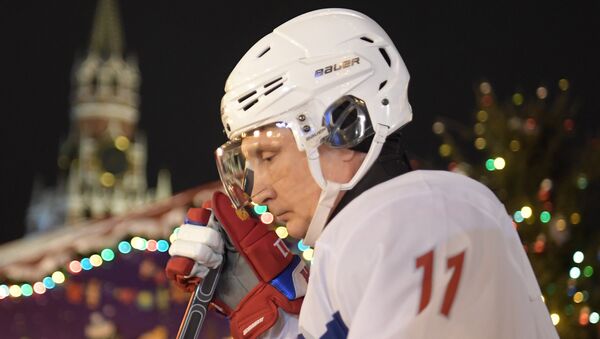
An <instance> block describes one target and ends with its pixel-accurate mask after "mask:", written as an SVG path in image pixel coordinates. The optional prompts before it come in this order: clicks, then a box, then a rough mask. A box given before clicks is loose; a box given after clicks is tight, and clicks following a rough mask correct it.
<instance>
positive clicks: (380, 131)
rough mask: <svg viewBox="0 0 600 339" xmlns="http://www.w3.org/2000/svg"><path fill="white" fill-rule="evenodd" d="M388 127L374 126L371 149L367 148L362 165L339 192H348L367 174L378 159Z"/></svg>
mask: <svg viewBox="0 0 600 339" xmlns="http://www.w3.org/2000/svg"><path fill="white" fill-rule="evenodd" d="M388 131H389V127H388V126H385V125H382V124H377V125H376V126H375V137H374V138H373V142H372V143H371V147H369V152H368V153H367V156H366V158H365V160H363V163H362V164H361V165H360V167H359V168H358V171H356V174H354V176H353V177H352V179H350V181H349V182H347V183H345V184H343V185H342V186H341V188H340V189H341V190H343V191H349V190H351V189H353V188H354V186H356V184H357V183H358V182H359V181H360V179H362V177H363V176H364V175H365V174H366V173H367V171H368V170H369V169H370V168H371V166H372V165H373V163H374V162H375V160H377V157H379V153H381V149H382V148H383V144H384V143H385V138H386V137H387V135H388Z"/></svg>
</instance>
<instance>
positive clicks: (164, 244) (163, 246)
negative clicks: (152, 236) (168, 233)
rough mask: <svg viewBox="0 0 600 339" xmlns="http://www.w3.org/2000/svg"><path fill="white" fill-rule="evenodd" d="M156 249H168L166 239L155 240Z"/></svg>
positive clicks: (160, 250) (163, 250)
mask: <svg viewBox="0 0 600 339" xmlns="http://www.w3.org/2000/svg"><path fill="white" fill-rule="evenodd" d="M156 249H157V250H158V251H159V252H166V251H168V250H169V242H168V241H166V240H159V241H157V242H156Z"/></svg>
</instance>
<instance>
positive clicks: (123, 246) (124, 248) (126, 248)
mask: <svg viewBox="0 0 600 339" xmlns="http://www.w3.org/2000/svg"><path fill="white" fill-rule="evenodd" d="M119 252H121V253H123V254H127V253H129V252H131V244H129V242H128V241H121V242H120V243H119Z"/></svg>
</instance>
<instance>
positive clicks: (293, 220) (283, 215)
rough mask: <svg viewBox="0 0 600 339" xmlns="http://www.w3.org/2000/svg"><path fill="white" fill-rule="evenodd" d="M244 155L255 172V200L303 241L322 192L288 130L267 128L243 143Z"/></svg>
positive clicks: (253, 195) (291, 233)
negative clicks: (265, 206) (266, 207)
mask: <svg viewBox="0 0 600 339" xmlns="http://www.w3.org/2000/svg"><path fill="white" fill-rule="evenodd" d="M242 152H243V154H244V156H245V157H246V160H247V162H248V163H249V166H250V167H251V168H252V170H253V171H254V187H253V188H252V200H253V201H254V202H256V203H258V204H261V205H267V206H268V208H269V211H270V212H271V213H273V215H274V216H275V218H276V220H277V221H278V222H280V223H284V224H286V226H287V229H288V232H289V234H290V235H291V236H292V237H294V238H298V239H300V238H303V237H304V236H305V234H306V230H307V228H308V225H309V224H310V221H311V219H312V215H313V213H314V210H315V208H316V205H317V202H318V200H319V196H320V194H321V188H320V187H319V185H317V183H316V182H315V181H314V179H313V177H312V175H311V173H310V170H309V168H308V161H307V159H306V153H305V152H303V151H299V150H298V147H297V146H296V142H295V140H294V136H293V135H292V132H291V131H290V130H289V129H287V128H276V127H266V128H264V129H261V130H260V131H258V132H255V133H254V134H252V135H250V136H247V137H246V138H244V140H243V141H242Z"/></svg>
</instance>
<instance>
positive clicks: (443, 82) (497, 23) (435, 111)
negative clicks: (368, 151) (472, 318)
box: [0, 0, 600, 242]
mask: <svg viewBox="0 0 600 339" xmlns="http://www.w3.org/2000/svg"><path fill="white" fill-rule="evenodd" d="M376 3H377V2H376V1H325V0H310V1H281V0H280V1H239V2H233V1H214V2H208V1H202V2H201V1H186V2H183V1H160V2H158V1H157V2H153V1H142V0H123V1H121V3H120V9H121V17H122V21H123V25H124V31H125V42H126V50H127V51H128V53H134V54H135V55H137V57H138V60H139V66H140V70H141V77H142V85H141V107H140V112H141V120H140V122H139V128H140V129H141V130H143V131H145V133H146V135H147V137H148V146H149V153H148V173H149V184H150V186H154V184H155V182H156V175H157V172H158V170H159V169H160V168H168V169H169V170H171V173H172V176H173V188H174V191H175V192H178V191H181V190H184V189H186V188H190V187H193V186H195V185H199V184H202V183H205V182H207V181H212V180H216V179H217V177H218V176H217V173H216V169H215V166H214V163H213V155H212V154H213V150H214V149H215V148H216V147H217V146H219V145H220V144H221V143H223V142H224V141H225V137H224V135H223V134H222V132H221V131H222V127H221V125H220V121H219V103H220V98H221V96H222V94H223V86H224V84H225V79H226V77H227V75H228V74H229V72H230V71H231V70H232V69H233V67H234V66H235V64H236V63H237V61H238V60H239V58H241V56H242V55H243V54H244V53H245V52H246V50H247V49H248V48H250V47H251V46H252V45H253V44H254V43H255V42H256V41H258V40H259V39H260V38H261V37H262V36H264V35H266V34H268V33H269V32H270V31H271V30H272V29H273V28H274V27H276V26H277V25H279V24H281V23H283V22H285V21H287V20H288V19H291V18H292V17H294V16H296V15H299V14H301V13H304V12H306V11H308V10H313V9H318V8H324V7H346V8H352V9H355V10H358V11H361V12H363V13H365V14H367V15H369V16H370V17H372V18H373V19H375V20H376V21H377V22H379V23H380V24H381V25H382V26H383V27H384V29H385V30H386V31H387V32H388V34H389V35H390V36H391V38H392V39H393V40H394V42H395V44H396V47H397V48H398V50H399V51H400V53H401V55H402V57H403V59H404V61H405V63H406V65H407V67H408V70H409V72H410V74H411V83H410V89H409V99H410V101H411V104H412V106H413V111H414V121H413V122H412V123H411V124H410V125H409V126H407V127H406V129H405V136H406V138H405V139H406V143H407V144H408V145H409V153H410V154H411V156H412V157H414V158H417V159H428V158H432V157H433V156H434V155H435V152H436V150H437V146H438V140H437V138H436V137H435V135H433V133H431V124H432V123H433V121H434V119H435V118H436V117H437V116H445V117H451V118H454V119H457V120H459V121H462V122H466V123H468V122H469V121H471V119H472V112H473V110H474V108H475V97H474V88H475V87H476V86H477V84H478V83H479V82H480V81H481V80H488V81H489V82H490V83H491V84H492V86H494V88H495V90H496V93H497V95H498V96H499V97H500V98H501V99H502V98H509V97H510V95H512V93H514V91H515V90H521V91H522V92H523V93H524V94H525V95H526V96H527V95H529V96H533V95H534V93H535V89H536V88H537V87H538V86H539V85H540V84H545V85H547V86H548V88H549V90H550V95H552V93H554V92H555V91H556V88H557V86H556V84H557V82H558V80H559V79H561V78H567V79H569V81H570V83H571V89H572V93H573V94H574V95H576V96H577V97H579V98H580V99H581V100H582V107H581V109H580V111H579V116H578V117H577V118H576V119H577V121H578V123H579V126H582V127H581V128H580V129H579V130H578V133H581V134H582V135H592V134H596V135H597V134H598V129H599V126H600V123H599V116H600V100H599V99H598V85H597V83H598V78H599V76H600V72H599V67H598V63H599V62H600V52H599V50H600V47H599V46H600V19H599V18H598V13H600V2H598V1H556V2H548V1H545V2H535V3H537V4H534V2H533V1H530V2H528V3H525V2H524V1H477V2H472V3H466V2H462V1H460V2H457V1H439V2H438V4H435V5H434V3H433V2H431V1H411V2H408V1H390V0H388V1H385V2H384V1H381V2H380V4H376ZM392 3H394V5H392ZM94 10H95V1H92V0H62V1H28V0H20V1H10V2H6V1H3V2H2V3H0V44H1V45H0V46H1V47H0V51H1V53H0V55H1V56H0V65H1V73H0V76H1V80H0V99H1V100H0V113H1V114H0V119H1V120H0V145H2V153H1V159H0V169H1V172H0V174H1V175H0V202H1V205H0V232H1V234H0V235H1V239H0V242H5V241H7V240H11V239H15V238H18V237H20V236H22V235H23V232H24V220H23V219H24V215H25V211H26V207H27V205H28V203H29V199H30V193H31V188H32V182H33V178H34V176H35V175H36V174H37V175H40V176H41V177H42V178H43V179H44V180H45V181H46V183H47V184H48V185H52V184H54V183H55V178H56V172H57V166H56V158H57V153H58V147H59V144H60V140H61V138H64V137H66V136H67V133H68V128H69V107H70V103H69V93H70V86H71V85H70V81H71V68H72V65H73V61H74V59H75V57H76V55H78V53H79V54H82V53H85V51H86V49H87V46H88V43H89V36H90V32H91V28H92V19H93V13H94Z"/></svg>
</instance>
